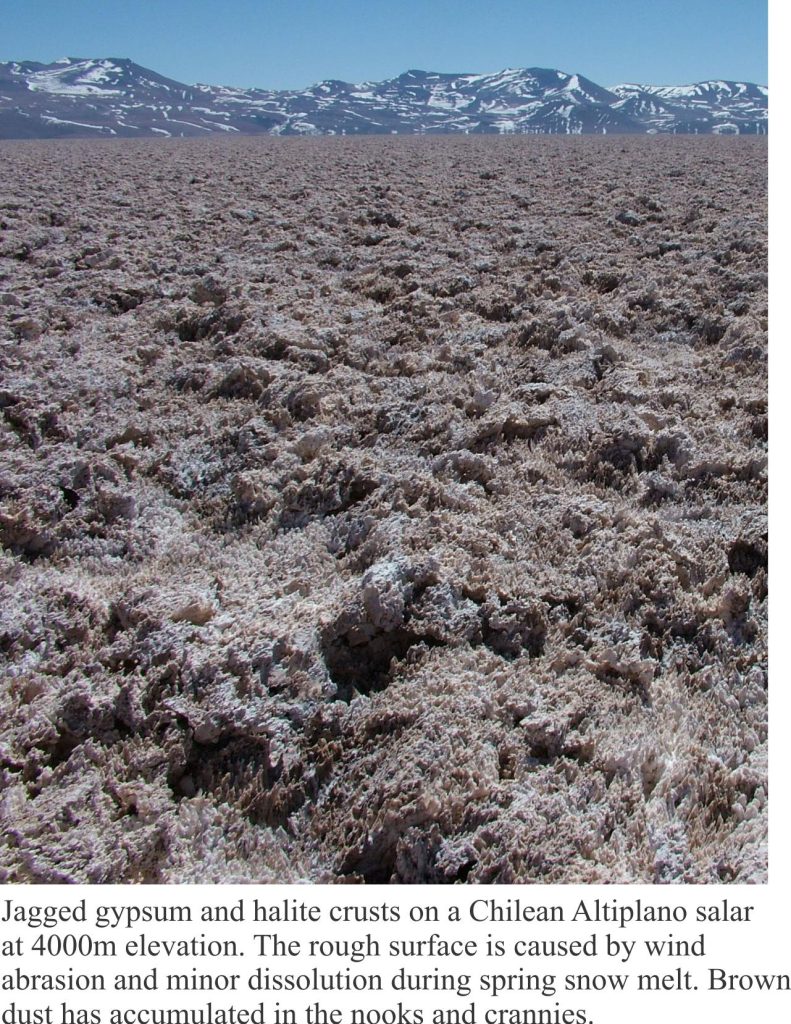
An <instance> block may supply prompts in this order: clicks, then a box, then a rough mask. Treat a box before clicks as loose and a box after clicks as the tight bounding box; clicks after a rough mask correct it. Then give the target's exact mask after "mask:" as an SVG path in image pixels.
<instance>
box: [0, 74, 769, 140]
mask: <svg viewBox="0 0 791 1024" xmlns="http://www.w3.org/2000/svg"><path fill="white" fill-rule="evenodd" d="M767 97H768V90H767V89H766V87H765V86H762V85H755V84H753V83H752V82H728V81H710V82H697V83H695V84H694V85H682V86H658V85H631V84H629V85H614V86H611V87H609V88H606V89H605V88H603V87H602V86H600V85H597V84H596V83H595V82H592V81H591V80H590V79H588V78H585V77H583V76H582V75H576V74H567V73H566V72H564V71H556V70H553V69H549V68H509V69H507V70H505V71H500V72H498V73H496V74H490V75H474V74H440V73H438V72H434V71H406V72H404V74H402V75H399V76H398V77H397V78H391V79H387V80H385V81H383V82H363V83H361V84H356V85H355V84H352V83H350V82H341V81H334V80H331V81H325V82H319V83H318V84H316V85H313V86H311V87H310V88H308V89H304V90H300V91H293V90H280V91H275V90H267V89H235V88H229V87H224V86H214V85H184V84H183V83H181V82H176V81H173V80H172V79H170V78H165V77H164V76H163V75H159V74H157V73H156V72H155V71H149V70H148V69H146V68H143V67H140V65H138V64H135V63H133V62H132V61H131V60H128V59H125V58H118V59H116V58H109V59H92V58H77V57H67V58H64V59H63V60H59V61H56V62H55V63H53V64H39V63H35V62H33V61H11V62H7V63H0V138H2V139H23V138H28V139H40V138H66V137H72V138H98V137H113V136H119V137H129V138H140V137H143V136H152V135H153V136H155V135H160V136H176V137H179V136H201V135H208V134H211V133H215V132H229V133H239V134H243V135H255V134H271V135H372V134H377V135H381V134H446V133H452V132H462V133H475V134H481V133H490V134H510V133H518V134H522V133H538V134H567V135H584V134H601V133H630V134H635V133H678V134H701V135H708V134H720V135H726V134H748V135H756V134H765V133H766V132H767V125H768V120H767V118H768V111H767V106H768V100H767Z"/></svg>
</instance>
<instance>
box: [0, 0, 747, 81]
mask: <svg viewBox="0 0 791 1024" xmlns="http://www.w3.org/2000/svg"><path fill="white" fill-rule="evenodd" d="M0 25H2V30H0V60H39V61H42V62H47V63H48V62H50V61H53V60H57V59H58V58H60V57H65V56H69V57H130V58H131V59H132V60H134V61H136V62H137V63H138V64H142V65H143V66H145V67H148V68H152V69H154V70H155V71H158V72H160V73H161V74H164V75H167V76H169V77H171V78H175V79H177V80H178V81H180V82H186V83H190V84H192V83H195V82H207V83H211V84H213V85H236V86H243V87H250V86H260V87H263V88H273V89H290V88H304V87H306V86H308V85H310V84H312V83H314V82H317V81H320V80H322V79H325V78H340V79H344V80H346V81H350V82H361V81H365V80H381V79H384V78H390V77H393V76H395V75H397V74H400V73H401V72H402V71H406V70H408V69H412V68H421V69H423V70H430V71H446V72H463V71H468V72H489V71H499V70H501V69H503V68H506V67H552V68H560V69H561V70H563V71H568V72H578V73H580V74H583V75H586V76H587V77H588V78H592V79H593V80H594V81H595V82H598V83H599V84H600V85H605V86H606V85H615V84H617V83H619V82H645V83H650V84H655V85H672V84H685V83H688V82H694V81H701V80H704V79H708V78H726V79H736V80H741V81H752V82H758V83H759V84H766V82H767V67H766V64H767V56H766V37H767V2H766V0H647V2H640V0H637V2H630V0H477V2H469V0H391V2H379V0H0Z"/></svg>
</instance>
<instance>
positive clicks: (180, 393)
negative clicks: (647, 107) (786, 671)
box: [0, 138, 767, 882]
mask: <svg viewBox="0 0 791 1024" xmlns="http://www.w3.org/2000/svg"><path fill="white" fill-rule="evenodd" d="M765 157H766V150H765V146H764V144H763V143H762V141H758V140H757V141H753V142H750V141H747V140H741V139H696V138H688V139H671V138H661V139H660V138H644V139H618V138H606V139H591V138H588V139H546V138H519V139H472V138H451V139H436V138H435V139H421V138H418V139H385V140H354V141H352V140H348V141H347V140H341V139H324V140H293V141H292V140H289V141H284V140H269V139H267V140H222V141H214V140H211V141H197V142H179V143H174V142H164V141H163V142H158V141H157V142H151V143H140V144H137V143H134V142H124V143H121V144H115V143H107V144H104V143H40V144H5V145H3V146H2V148H0V181H2V183H3V184H2V200H1V201H0V229H1V230H0V303H2V306H1V307H0V322H1V324H2V326H1V327H0V330H1V332H2V333H1V335H0V337H1V339H2V348H1V349H0V352H1V355H0V359H1V361H2V362H1V366H2V384H1V385H0V410H1V411H2V435H0V441H1V443H2V452H3V454H2V470H1V475H0V542H2V556H1V561H0V566H1V572H2V576H1V578H2V583H1V584H0V589H1V591H2V592H1V594H0V609H1V610H0V654H1V656H2V659H3V662H4V668H3V683H2V698H1V704H0V720H1V721H2V744H1V745H0V755H1V756H2V792H1V793H0V800H1V801H2V803H1V805H0V813H1V814H2V822H3V840H2V847H1V848H0V866H1V870H2V878H3V879H4V880H6V881H17V882H19V881H21V882H33V881H35V882H50V881H90V882H106V881H140V882H142V881H161V882H194V881H297V880H313V881H327V880H333V879H346V880H365V881H369V882H374V881H388V880H389V881H401V882H415V881H419V882H454V881H459V880H461V881H467V882H511V881H520V882H544V881H547V882H549V881H552V882H554V881H561V882H577V881H581V882H601V881H605V882H621V881H626V882H653V881H655V882H676V881H686V882H717V881H728V882H743V881H762V880H763V879H764V877H765V867H766V863H765V862H766V846H765V819H766V793H767V781H766V706H767V705H766V688H767V679H766V662H765V655H766V649H765V643H766V522H765V511H766V508H765V500H766V471H765V467H766V429H767V428H766V423H767V420H766V390H765V385H766V364H765V354H766V334H765V332H766V275H765V233H766V232H765V229H766V224H765Z"/></svg>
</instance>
